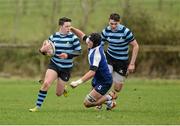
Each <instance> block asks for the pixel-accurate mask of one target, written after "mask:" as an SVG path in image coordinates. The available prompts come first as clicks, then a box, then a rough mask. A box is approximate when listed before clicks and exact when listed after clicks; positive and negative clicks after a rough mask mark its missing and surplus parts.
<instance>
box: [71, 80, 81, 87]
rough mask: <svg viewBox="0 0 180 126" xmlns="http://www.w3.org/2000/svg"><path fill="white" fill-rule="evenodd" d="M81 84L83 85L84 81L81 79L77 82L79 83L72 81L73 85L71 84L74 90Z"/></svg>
mask: <svg viewBox="0 0 180 126" xmlns="http://www.w3.org/2000/svg"><path fill="white" fill-rule="evenodd" d="M81 83H83V81H82V80H81V79H79V80H77V81H72V82H71V83H70V86H71V87H72V88H75V87H77V86H78V85H79V84H81Z"/></svg>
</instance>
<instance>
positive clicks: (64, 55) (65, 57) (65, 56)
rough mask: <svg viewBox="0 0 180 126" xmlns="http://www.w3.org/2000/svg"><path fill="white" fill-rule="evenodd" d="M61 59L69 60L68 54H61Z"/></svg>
mask: <svg viewBox="0 0 180 126" xmlns="http://www.w3.org/2000/svg"><path fill="white" fill-rule="evenodd" d="M59 58H61V59H67V58H68V54H67V53H61V54H60V55H59Z"/></svg>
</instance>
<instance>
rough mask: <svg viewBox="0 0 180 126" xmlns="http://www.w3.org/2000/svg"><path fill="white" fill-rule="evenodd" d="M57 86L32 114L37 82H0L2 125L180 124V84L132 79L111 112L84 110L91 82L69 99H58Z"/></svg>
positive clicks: (6, 80)
mask: <svg viewBox="0 0 180 126" xmlns="http://www.w3.org/2000/svg"><path fill="white" fill-rule="evenodd" d="M54 85H55V84H54ZM54 85H53V86H52V87H51V88H50V90H49V92H48V96H47V98H46V100H45V103H44V104H43V107H42V109H41V111H39V112H37V113H31V112H29V111H28V109H29V108H31V107H33V106H34V103H35V100H36V98H37V92H38V90H39V87H40V85H39V84H38V83H37V82H36V80H30V79H23V80H20V79H0V89H1V91H0V124H23V125H25V124H56V125H57V124H78V125H79V124H82V125H83V124H89V125H93V124H111V125H112V124H153V125H154V124H180V100H179V99H180V95H179V89H180V80H159V79H155V80H147V79H133V78H132V79H131V78H129V79H128V80H127V81H126V85H125V86H124V89H123V90H122V92H121V94H120V96H119V99H118V100H117V107H116V108H115V109H114V110H112V111H106V110H105V108H103V110H102V111H96V110H94V108H90V109H86V108H84V107H83V104H82V103H83V100H84V97H85V96H86V94H87V93H88V92H89V90H90V83H89V82H87V83H86V85H82V86H80V87H78V88H77V89H74V90H73V89H71V88H69V96H68V97H67V98H65V97H64V96H62V97H56V96H55V86H54Z"/></svg>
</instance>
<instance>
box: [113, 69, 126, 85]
mask: <svg viewBox="0 0 180 126" xmlns="http://www.w3.org/2000/svg"><path fill="white" fill-rule="evenodd" d="M112 77H113V83H114V84H117V85H121V84H124V82H125V80H126V77H125V76H123V75H121V74H119V73H117V72H113V74H112Z"/></svg>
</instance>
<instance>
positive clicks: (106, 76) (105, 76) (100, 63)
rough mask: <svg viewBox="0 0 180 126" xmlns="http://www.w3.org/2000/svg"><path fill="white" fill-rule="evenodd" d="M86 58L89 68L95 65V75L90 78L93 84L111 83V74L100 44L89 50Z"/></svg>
mask: <svg viewBox="0 0 180 126" xmlns="http://www.w3.org/2000/svg"><path fill="white" fill-rule="evenodd" d="M88 60H89V64H90V68H92V67H97V69H96V73H95V76H94V78H93V80H92V82H93V83H94V84H97V83H100V84H101V83H103V84H106V83H108V84H111V83H112V75H111V74H110V72H109V69H108V65H107V61H106V57H105V54H104V50H103V47H102V46H97V47H95V48H92V49H90V50H89V54H88Z"/></svg>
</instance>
